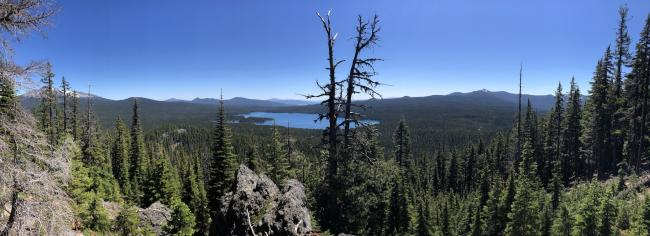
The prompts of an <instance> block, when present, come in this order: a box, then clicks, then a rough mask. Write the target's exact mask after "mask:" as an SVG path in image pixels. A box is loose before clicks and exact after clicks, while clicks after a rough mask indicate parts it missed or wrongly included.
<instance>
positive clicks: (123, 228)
mask: <svg viewBox="0 0 650 236" xmlns="http://www.w3.org/2000/svg"><path fill="white" fill-rule="evenodd" d="M113 228H114V229H115V231H116V233H118V234H120V235H125V236H131V235H133V236H135V235H142V234H143V232H142V230H141V229H140V216H139V215H138V212H137V211H136V209H135V208H134V207H132V206H128V205H127V206H123V207H122V211H120V214H119V215H118V216H117V218H116V219H115V225H114V226H113Z"/></svg>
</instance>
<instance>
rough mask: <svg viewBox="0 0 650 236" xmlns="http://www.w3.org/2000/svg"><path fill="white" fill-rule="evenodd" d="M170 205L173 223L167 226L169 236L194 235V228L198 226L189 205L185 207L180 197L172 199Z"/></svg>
mask: <svg viewBox="0 0 650 236" xmlns="http://www.w3.org/2000/svg"><path fill="white" fill-rule="evenodd" d="M169 204H170V207H169V208H170V209H171V211H172V221H171V222H170V223H169V225H167V227H166V230H165V231H166V232H167V233H168V234H169V235H178V236H192V235H194V226H195V225H196V222H195V218H194V215H193V214H192V211H190V208H189V207H187V205H185V203H183V202H182V201H181V200H180V199H179V198H178V197H172V198H171V199H170V203H169Z"/></svg>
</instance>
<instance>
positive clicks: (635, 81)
mask: <svg viewBox="0 0 650 236" xmlns="http://www.w3.org/2000/svg"><path fill="white" fill-rule="evenodd" d="M627 77H628V78H627V79H626V80H625V92H626V96H625V97H626V98H625V99H626V102H627V112H626V117H625V118H626V119H627V120H628V122H629V124H628V127H629V132H628V138H627V142H626V145H625V149H626V153H627V155H628V156H629V157H628V159H629V160H630V165H631V166H632V167H634V171H636V172H638V171H640V169H639V168H640V167H641V163H642V161H643V160H642V159H644V152H646V150H647V144H648V137H647V135H648V130H647V129H648V126H647V124H646V123H647V121H648V119H647V116H648V86H649V85H650V78H649V77H650V15H648V18H646V23H645V26H644V27H643V30H642V31H641V35H640V37H639V42H638V43H637V45H636V55H635V57H634V60H633V61H632V71H631V72H630V73H629V74H628V76H627Z"/></svg>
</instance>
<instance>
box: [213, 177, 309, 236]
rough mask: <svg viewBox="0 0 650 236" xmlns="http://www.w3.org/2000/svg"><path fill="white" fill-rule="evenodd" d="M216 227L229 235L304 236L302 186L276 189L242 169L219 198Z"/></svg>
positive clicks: (291, 184) (306, 223)
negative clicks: (220, 226) (219, 227)
mask: <svg viewBox="0 0 650 236" xmlns="http://www.w3.org/2000/svg"><path fill="white" fill-rule="evenodd" d="M222 202H223V206H222V208H221V215H220V218H219V219H217V220H218V221H221V222H223V223H221V224H220V225H226V226H229V227H228V228H227V229H225V230H226V233H228V234H229V235H265V234H269V235H304V234H306V233H307V232H309V231H310V230H311V220H310V214H309V209H308V208H307V203H306V197H305V191H304V186H303V185H302V183H300V182H299V181H297V180H288V181H287V182H286V184H285V186H284V187H283V188H282V190H281V191H280V189H279V188H278V186H277V185H275V183H273V181H271V179H269V178H268V177H266V176H265V175H257V174H255V172H253V171H252V170H250V169H248V168H247V167H246V166H244V165H242V166H240V167H239V170H238V171H237V183H236V184H235V186H234V189H233V191H232V192H230V193H228V194H226V195H225V196H224V197H223V198H222Z"/></svg>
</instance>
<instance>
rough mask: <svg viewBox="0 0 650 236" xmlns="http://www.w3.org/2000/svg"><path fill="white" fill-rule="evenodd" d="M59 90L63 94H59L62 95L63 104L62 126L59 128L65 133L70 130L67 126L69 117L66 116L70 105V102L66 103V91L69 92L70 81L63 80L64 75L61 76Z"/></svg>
mask: <svg viewBox="0 0 650 236" xmlns="http://www.w3.org/2000/svg"><path fill="white" fill-rule="evenodd" d="M61 91H62V92H63V94H62V95H61V96H62V97H63V104H62V108H63V109H62V110H63V111H62V112H63V120H62V124H63V127H62V128H61V130H62V131H63V132H65V133H69V131H70V130H69V129H68V128H69V127H68V123H69V118H70V117H68V113H70V110H69V109H68V106H70V104H68V97H69V95H68V92H70V83H68V81H67V80H65V77H62V78H61Z"/></svg>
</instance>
